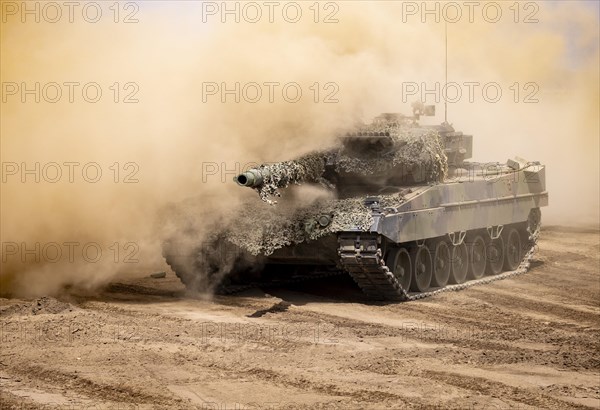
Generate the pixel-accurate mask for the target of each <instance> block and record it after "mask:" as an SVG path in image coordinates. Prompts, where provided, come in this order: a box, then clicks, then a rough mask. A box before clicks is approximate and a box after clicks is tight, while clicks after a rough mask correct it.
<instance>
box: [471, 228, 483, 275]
mask: <svg viewBox="0 0 600 410" xmlns="http://www.w3.org/2000/svg"><path fill="white" fill-rule="evenodd" d="M486 261H487V258H486V252H485V241H484V240H483V237H482V236H481V235H477V236H475V237H474V238H473V241H472V242H471V245H470V246H469V262H470V263H469V277H470V278H471V279H481V278H482V277H483V275H485V265H486Z"/></svg>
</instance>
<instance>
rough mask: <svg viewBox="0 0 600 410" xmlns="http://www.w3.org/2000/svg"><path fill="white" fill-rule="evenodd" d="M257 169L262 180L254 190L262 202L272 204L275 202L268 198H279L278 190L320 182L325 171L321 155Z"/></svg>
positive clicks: (307, 156) (262, 166) (311, 155)
mask: <svg viewBox="0 0 600 410" xmlns="http://www.w3.org/2000/svg"><path fill="white" fill-rule="evenodd" d="M258 169H259V170H260V171H262V173H263V175H264V180H263V184H262V185H261V186H260V187H259V188H256V190H257V191H258V194H259V195H260V198H261V199H262V200H263V201H265V202H267V203H269V204H274V203H276V201H272V200H271V199H270V197H271V196H277V197H279V196H280V194H279V191H278V189H279V188H287V187H288V186H289V185H290V184H299V183H301V182H320V180H321V179H322V175H323V172H324V171H325V159H324V157H323V155H319V154H309V155H306V156H304V157H301V158H298V159H295V160H292V161H283V162H277V163H275V164H269V165H261V166H260V167H259V168H258Z"/></svg>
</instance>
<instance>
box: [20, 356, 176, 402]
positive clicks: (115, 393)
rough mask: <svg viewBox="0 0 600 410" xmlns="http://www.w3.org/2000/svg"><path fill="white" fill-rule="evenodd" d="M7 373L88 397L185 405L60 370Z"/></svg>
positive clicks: (30, 369)
mask: <svg viewBox="0 0 600 410" xmlns="http://www.w3.org/2000/svg"><path fill="white" fill-rule="evenodd" d="M8 372H10V373H16V374H21V375H23V376H26V377H32V378H36V379H39V380H42V381H44V382H46V383H49V384H55V385H56V384H58V385H60V386H61V387H62V388H63V389H70V390H76V391H79V392H84V393H85V394H86V395H87V396H88V397H97V398H101V399H108V400H111V401H122V402H126V403H132V402H133V403H136V404H137V403H148V404H170V405H173V404H174V402H179V404H181V405H184V404H185V403H184V402H183V401H181V400H178V399H176V398H174V397H169V396H163V395H152V394H147V393H143V392H140V391H139V390H137V389H134V388H129V387H127V386H124V385H122V384H117V385H108V384H98V383H96V382H94V381H92V380H89V379H86V378H83V377H81V376H79V375H77V374H72V373H66V372H62V371H60V370H51V369H44V368H42V367H40V366H31V365H30V366H27V365H21V366H19V367H18V368H14V367H13V368H11V369H10V370H9V371H8Z"/></svg>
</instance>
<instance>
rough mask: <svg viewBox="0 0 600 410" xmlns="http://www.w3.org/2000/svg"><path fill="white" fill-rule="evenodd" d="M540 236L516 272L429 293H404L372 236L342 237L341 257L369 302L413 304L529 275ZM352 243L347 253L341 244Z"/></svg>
mask: <svg viewBox="0 0 600 410" xmlns="http://www.w3.org/2000/svg"><path fill="white" fill-rule="evenodd" d="M539 232H540V230H539V226H538V228H537V229H536V230H535V232H533V233H532V234H530V235H529V241H528V244H530V245H531V246H530V248H529V249H528V250H527V252H525V254H524V257H523V259H522V261H521V263H520V264H519V266H518V267H517V269H515V270H513V271H508V272H504V273H500V274H498V275H493V276H486V277H484V278H481V279H474V280H470V281H467V282H464V283H460V284H456V285H447V286H445V287H441V288H438V289H434V290H431V291H427V292H409V291H408V289H404V288H403V287H402V286H401V285H400V283H399V282H398V280H397V279H396V277H395V276H394V274H393V273H392V272H391V271H390V269H389V268H388V267H387V266H386V265H385V262H384V260H383V256H382V255H383V252H382V250H381V247H380V245H379V244H378V243H377V239H376V237H373V236H371V235H369V236H367V237H366V238H364V235H363V238H361V235H360V234H356V235H349V234H346V235H341V236H340V237H339V241H340V248H339V250H338V253H339V255H340V260H341V263H342V267H343V269H344V270H345V271H346V272H348V273H349V274H350V276H351V277H352V279H354V281H355V282H356V283H357V285H358V286H359V287H360V288H361V289H362V290H363V292H364V293H365V294H366V295H367V297H369V298H370V299H374V300H397V301H411V300H418V299H423V298H427V297H430V296H434V295H437V294H440V293H443V292H451V291H458V290H463V289H467V288H470V287H473V286H478V285H484V284H488V283H491V282H495V281H498V280H503V279H508V278H511V277H513V276H517V275H521V274H523V273H525V272H527V271H528V270H529V267H530V265H531V260H532V258H533V254H534V253H535V247H536V244H537V239H538V237H539ZM349 240H354V241H355V249H354V250H347V249H345V248H344V247H342V246H341V243H342V241H345V242H347V241H349Z"/></svg>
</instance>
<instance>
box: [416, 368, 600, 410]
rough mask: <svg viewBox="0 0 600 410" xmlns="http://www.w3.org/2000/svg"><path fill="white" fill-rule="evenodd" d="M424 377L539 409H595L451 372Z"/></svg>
mask: <svg viewBox="0 0 600 410" xmlns="http://www.w3.org/2000/svg"><path fill="white" fill-rule="evenodd" d="M421 375H422V376H424V377H427V378H430V379H434V380H437V381H439V382H443V383H445V384H449V385H451V386H455V387H459V388H462V389H465V390H471V391H474V392H477V393H478V394H485V395H487V396H492V397H500V398H507V399H510V400H512V401H516V402H519V403H523V404H527V405H530V406H535V407H539V408H554V409H559V408H560V409H564V408H571V409H593V407H588V406H585V405H581V404H575V403H573V402H570V401H564V400H560V399H557V398H554V397H550V396H548V395H546V394H543V393H536V392H535V391H532V390H531V389H524V388H521V387H514V386H509V385H506V384H504V383H499V382H495V381H491V380H488V379H484V378H481V377H470V376H465V375H463V374H456V373H450V372H440V371H434V370H424V371H423V372H422V373H421Z"/></svg>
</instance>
